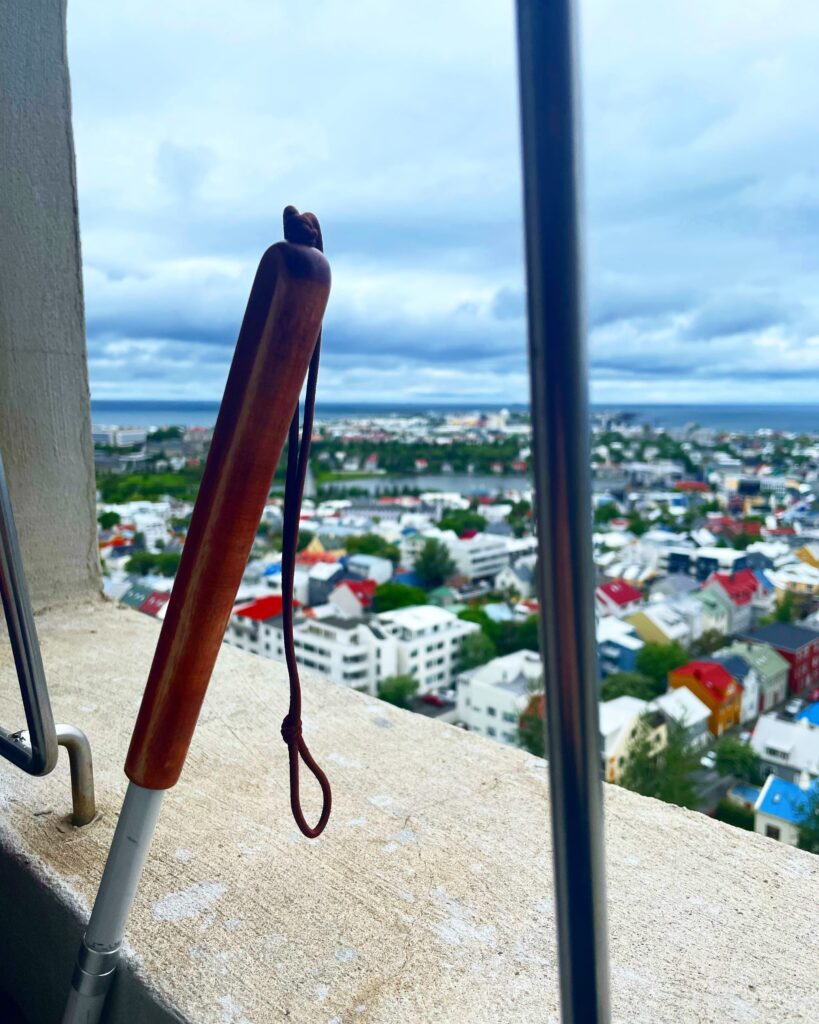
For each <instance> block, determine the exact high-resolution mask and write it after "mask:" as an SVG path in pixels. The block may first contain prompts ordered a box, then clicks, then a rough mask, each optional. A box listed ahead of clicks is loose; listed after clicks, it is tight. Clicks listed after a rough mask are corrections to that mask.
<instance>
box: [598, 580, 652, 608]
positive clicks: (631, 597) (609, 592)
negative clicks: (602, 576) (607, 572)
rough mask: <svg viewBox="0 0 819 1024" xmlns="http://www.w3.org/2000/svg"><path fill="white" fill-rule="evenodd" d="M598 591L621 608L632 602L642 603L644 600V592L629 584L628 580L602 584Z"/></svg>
mask: <svg viewBox="0 0 819 1024" xmlns="http://www.w3.org/2000/svg"><path fill="white" fill-rule="evenodd" d="M597 590H598V591H599V592H600V593H602V594H605V596H606V597H607V598H609V600H611V601H614V603H615V604H618V605H620V606H621V607H622V606H623V605H627V604H631V602H632V601H641V600H642V598H643V595H642V592H641V591H639V590H638V589H637V588H636V587H633V586H632V585H631V584H630V583H627V582H626V580H612V581H611V583H601V584H600V586H599V587H598V588H597Z"/></svg>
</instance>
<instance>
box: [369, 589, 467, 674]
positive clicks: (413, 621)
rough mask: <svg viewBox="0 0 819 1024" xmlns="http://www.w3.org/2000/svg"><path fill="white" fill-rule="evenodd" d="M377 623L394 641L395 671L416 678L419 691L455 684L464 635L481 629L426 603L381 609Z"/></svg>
mask: <svg viewBox="0 0 819 1024" xmlns="http://www.w3.org/2000/svg"><path fill="white" fill-rule="evenodd" d="M376 624H377V625H378V626H379V627H380V628H381V629H382V630H383V631H384V632H385V633H387V634H388V635H389V636H391V637H394V638H395V640H396V641H397V674H398V675H411V676H413V677H414V678H415V679H417V680H418V683H419V688H418V692H419V693H422V694H423V693H429V692H430V691H432V690H442V689H449V688H451V687H452V686H453V685H454V681H455V675H456V673H457V671H458V661H459V657H460V652H461V644H462V643H463V641H464V637H467V636H469V634H470V633H477V632H478V631H479V629H480V626H478V625H477V624H476V623H474V622H464V621H463V619H459V618H458V616H457V615H453V614H452V612H449V611H447V610H446V609H445V608H437V607H435V606H434V605H428V604H424V605H416V606H414V607H411V608H397V609H396V610H395V611H391V612H383V613H382V614H381V615H378V616H376V617H375V619H373V620H372V625H373V626H375V625H376Z"/></svg>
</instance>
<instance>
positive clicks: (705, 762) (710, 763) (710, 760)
mask: <svg viewBox="0 0 819 1024" xmlns="http://www.w3.org/2000/svg"><path fill="white" fill-rule="evenodd" d="M700 765H701V766H702V767H703V768H707V769H708V770H709V771H710V770H711V769H712V768H715V767H716V765H717V755H716V754H715V753H714V751H713V750H709V751H707V752H706V753H705V754H703V755H702V757H701V758H700Z"/></svg>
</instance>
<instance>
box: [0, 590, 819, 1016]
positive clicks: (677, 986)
mask: <svg viewBox="0 0 819 1024" xmlns="http://www.w3.org/2000/svg"><path fill="white" fill-rule="evenodd" d="M38 628H39V631H40V637H41V641H42V645H43V656H44V661H45V666H46V672H47V674H48V677H49V681H50V686H51V690H52V701H53V705H54V710H55V714H56V717H57V718H58V720H66V721H71V722H74V723H76V724H77V725H78V726H80V727H81V728H83V729H85V730H86V731H87V733H88V735H89V737H90V740H91V743H92V747H93V750H94V759H95V768H96V775H97V795H98V801H99V808H100V811H101V818H100V819H99V820H98V821H96V822H95V823H93V824H92V825H90V826H88V827H87V828H85V829H81V830H77V829H74V828H72V827H71V826H70V825H69V824H68V823H67V816H68V814H69V811H70V787H69V780H68V770H67V767H66V765H65V764H64V763H63V762H62V761H61V763H60V765H59V766H58V769H57V771H56V772H55V773H54V774H53V775H51V776H49V777H47V778H45V779H34V778H30V777H29V776H26V775H23V774H22V773H20V772H19V771H17V770H16V769H14V768H12V767H11V766H10V765H8V764H6V763H5V762H0V792H2V793H3V796H4V802H5V815H4V824H3V829H2V834H0V871H2V877H3V885H2V912H3V920H4V921H6V922H13V926H12V927H9V926H6V927H5V928H4V933H3V942H2V947H1V948H2V957H0V988H5V989H6V990H7V991H8V992H9V993H10V994H11V995H12V996H13V998H14V999H15V1000H16V1001H17V1002H18V1003H19V1004H20V1006H21V1008H22V1009H23V1011H24V1013H25V1014H26V1016H27V1019H28V1021H29V1022H30V1024H38V1022H41V1021H42V1022H53V1021H56V1020H58V1019H59V1007H60V1004H61V1001H62V998H63V996H64V993H65V991H66V989H67V985H68V979H69V976H70V973H71V961H72V958H73V956H74V954H75V951H76V944H77V942H78V940H79V937H80V932H81V928H82V922H83V921H84V920H85V918H86V916H87V913H88V909H89V906H90V903H91V901H92V900H93V897H94V894H95V891H96V886H97V883H98V880H99V876H100V872H101V870H102V866H103V861H104V858H105V855H106V853H107V850H108V845H109V843H110V840H111V835H112V831H113V827H114V823H115V819H116V815H117V813H118V810H119V807H120V804H121V800H122V796H123V793H124V789H125V777H124V775H123V773H122V764H123V761H124V757H125V751H126V747H127V744H128V740H129V735H130V730H131V727H132V724H133V719H134V715H135V713H136V708H137V704H138V701H139V698H140V695H141V692H142V686H143V683H144V679H145V676H146V673H147V671H148V665H149V662H150V659H151V655H152V652H153V647H154V643H155V641H156V636H157V623H156V622H155V621H154V620H152V619H150V618H148V617H146V616H143V615H140V614H138V613H137V612H133V611H131V610H129V609H123V608H120V607H117V606H114V605H111V604H109V603H107V602H103V601H102V600H97V601H93V602H87V603H85V604H80V605H74V606H71V607H63V608H61V609H54V610H51V611H48V612H46V613H44V614H41V615H40V616H38ZM0 665H2V670H0V694H2V697H0V717H2V720H4V721H13V720H16V718H17V716H18V714H19V712H18V710H17V708H16V704H15V699H14V698H13V696H12V695H13V694H14V691H15V681H14V678H13V676H12V671H11V667H10V665H9V659H8V657H7V656H6V655H5V654H4V656H3V659H2V662H0ZM305 676H306V705H305V721H306V726H307V730H306V731H307V736H308V739H309V742H310V744H311V746H312V747H313V750H314V752H315V753H316V754H317V756H318V757H319V759H320V760H321V762H322V763H323V764H324V765H326V767H327V768H328V770H329V773H330V775H331V777H332V782H333V786H334V812H333V818H332V819H331V824H330V826H329V828H328V830H327V832H326V833H325V834H324V835H323V836H322V837H321V838H320V839H318V840H312V841H311V840H305V839H304V838H302V837H301V835H300V833H299V832H298V831H297V829H296V827H295V825H294V824H293V822H292V819H291V817H290V811H289V807H288V797H287V789H286V777H287V758H286V751H285V748H284V745H283V744H281V743H280V741H279V738H278V729H279V724H280V721H281V717H282V715H283V713H284V710H285V708H286V703H287V697H286V694H287V683H286V678H285V674H284V671H283V666H281V665H279V664H278V663H275V662H271V661H268V660H266V659H263V658H258V657H254V656H253V655H249V654H245V653H243V652H242V651H238V650H236V649H234V648H230V647H227V646H225V647H224V648H223V650H222V653H221V655H220V658H219V662H218V664H217V668H216V672H215V675H214V679H213V683H212V685H211V689H210V691H209V693H208V698H207V700H206V702H205V708H204V712H203V717H202V721H201V726H200V728H199V730H198V732H197V734H196V738H195V740H194V744H193V747H192V748H191V753H190V757H189V760H188V764H187V767H186V769H185V773H184V775H183V777H182V781H181V782H180V784H179V785H178V786H177V787H176V788H175V789H173V790H171V791H170V792H169V794H168V796H167V798H166V803H165V806H164V807H163V812H162V816H161V818H160V823H159V828H158V831H157V835H156V839H155V842H154V846H153V848H152V853H151V857H150V859H149V862H148V867H147V869H146V874H145V877H144V880H143V884H142V886H141V889H140V892H139V895H138V897H137V902H136V906H135V908H134V912H133V915H132V917H131V921H130V925H129V928H128V941H129V944H130V954H129V958H128V965H129V966H128V970H127V971H123V972H122V976H121V977H120V978H119V980H118V982H117V985H116V989H115V994H114V998H113V1000H112V1005H111V1012H110V1016H109V1017H108V1020H109V1021H110V1022H120V1021H121V1022H126V1021H127V1022H129V1024H132V1022H134V1021H140V1022H143V1021H147V1022H154V1021H156V1022H160V1021H172V1020H182V1021H190V1022H196V1024H217V1022H225V1021H227V1022H232V1024H240V1022H243V1021H245V1022H249V1021H252V1022H253V1024H266V1022H273V1021H276V1022H278V1021H281V1020H287V1021H288V1022H292V1024H316V1022H319V1024H330V1022H333V1021H334V1022H341V1021H343V1022H345V1024H346V1022H347V1021H350V1022H355V1021H358V1020H362V1021H367V1022H369V1024H382V1022H383V1024H388V1022H389V1024H393V1022H394V1021H396V1020H411V1021H419V1022H421V1021H458V1022H486V1024H488V1022H490V1021H491V1022H504V1021H510V1022H511V1021H514V1022H516V1024H518V1022H529V1021H531V1022H533V1024H534V1022H538V1024H541V1022H543V1021H556V1020H557V1012H558V988H557V963H556V952H555V941H554V929H555V922H554V903H553V899H552V861H551V849H550V840H549V829H548V824H549V823H548V816H549V800H548V793H547V784H546V773H545V766H544V763H543V762H542V761H539V760H537V759H534V758H531V757H529V756H528V755H526V754H525V753H523V752H521V751H518V750H514V749H511V748H509V747H504V746H502V745H500V744H497V743H493V742H491V741H489V740H484V739H482V738H480V737H478V736H475V735H471V734H469V733H466V732H463V731H461V730H459V729H457V728H454V727H450V726H445V725H440V724H438V723H436V722H434V721H430V720H428V719H426V718H424V717H422V716H416V715H412V714H410V713H407V712H403V711H400V710H398V709H396V708H393V707H391V706H389V705H386V704H383V703H381V702H379V701H376V700H373V699H372V698H369V697H366V696H364V695H361V694H358V693H356V692H354V691H350V690H346V689H344V688H342V687H339V686H335V685H333V684H331V683H328V682H325V681H323V680H321V679H319V678H317V677H314V676H312V675H310V674H309V673H305ZM605 790H606V818H607V867H608V883H609V900H610V918H611V958H612V985H613V1006H614V1019H615V1020H623V1021H625V1020H628V1021H630V1022H645V1024H660V1022H669V1024H671V1022H674V1024H687V1022H691V1024H695V1022H696V1024H701V1022H702V1021H704V1020H715V1021H739V1020H748V1021H754V1020H757V1021H765V1022H766V1024H770V1022H775V1021H798V1020H805V1021H807V1020H808V1019H809V1018H810V1017H811V1012H812V1011H810V1009H809V1007H810V1006H811V1005H813V1002H812V1000H813V998H814V996H812V995H811V992H813V993H814V995H815V971H814V967H815V964H814V963H813V962H812V959H813V958H812V957H811V955H810V953H809V951H810V950H811V948H812V946H813V944H814V938H815V907H816V902H817V895H818V894H819V862H818V861H817V859H816V858H814V857H811V856H810V855H808V854H803V853H801V852H799V851H796V850H793V849H791V848H788V847H784V846H781V845H779V844H778V843H775V842H773V841H772V840H768V839H764V838H762V837H760V836H755V835H752V834H750V833H747V832H742V831H739V830H737V829H733V828H731V827H730V826H728V825H722V824H720V823H718V822H714V821H711V820H710V819H708V818H705V817H703V816H702V815H698V814H693V813H689V812H685V811H681V810H678V809H676V808H673V807H669V806H667V805H665V804H661V803H657V802H655V801H652V800H646V799H643V798H641V797H637V796H634V795H633V794H630V793H627V792H625V791H624V790H621V789H618V788H616V787H614V786H606V787H605ZM313 795H314V794H312V792H311V791H309V790H308V794H307V796H308V801H307V802H308V806H310V800H309V798H310V796H313ZM312 806H313V807H314V808H315V803H313V805H312ZM763 952H764V955H762V954H763Z"/></svg>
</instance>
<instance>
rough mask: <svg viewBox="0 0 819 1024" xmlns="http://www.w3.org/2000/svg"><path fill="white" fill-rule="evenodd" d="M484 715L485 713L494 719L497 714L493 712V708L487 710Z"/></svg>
mask: <svg viewBox="0 0 819 1024" xmlns="http://www.w3.org/2000/svg"><path fill="white" fill-rule="evenodd" d="M486 713H487V715H489V716H490V717H491V718H494V717H495V715H496V714H497V713H498V712H497V711H496V710H495V708H487V709H486Z"/></svg>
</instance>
